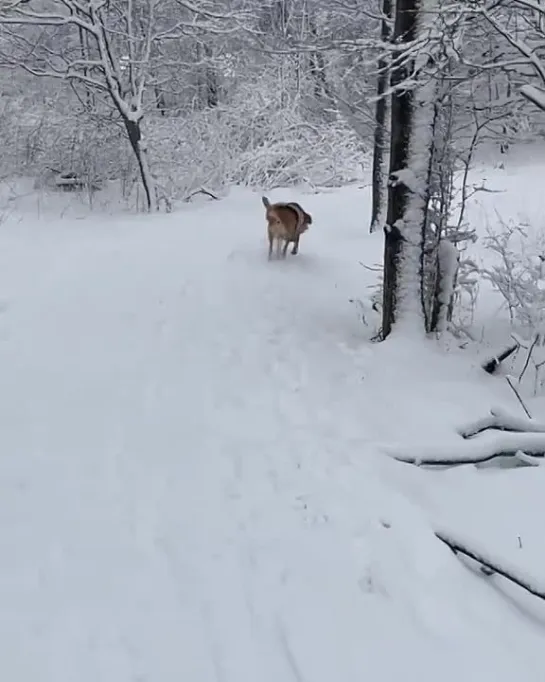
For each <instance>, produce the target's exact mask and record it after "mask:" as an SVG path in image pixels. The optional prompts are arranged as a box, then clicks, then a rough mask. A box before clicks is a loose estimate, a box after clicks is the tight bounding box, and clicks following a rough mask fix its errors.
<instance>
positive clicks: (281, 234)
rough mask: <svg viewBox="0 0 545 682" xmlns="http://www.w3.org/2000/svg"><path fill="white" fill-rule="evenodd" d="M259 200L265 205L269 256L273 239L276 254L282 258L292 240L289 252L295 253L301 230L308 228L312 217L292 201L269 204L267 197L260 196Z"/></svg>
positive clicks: (304, 230) (297, 248)
mask: <svg viewBox="0 0 545 682" xmlns="http://www.w3.org/2000/svg"><path fill="white" fill-rule="evenodd" d="M261 201H262V202H263V206H265V215H266V218H267V231H268V233H269V258H271V255H272V250H273V242H274V241H275V240H276V243H277V254H278V255H282V258H285V256H286V249H287V248H288V244H289V243H290V242H293V249H292V251H291V253H292V254H293V255H295V254H296V253H297V252H298V250H299V238H300V236H301V235H302V234H303V232H306V231H307V230H308V227H309V225H311V224H312V217H311V216H310V215H309V214H308V213H306V212H305V211H304V210H303V209H302V208H301V206H300V205H299V204H298V203H296V202H294V201H292V202H288V203H276V204H271V202H270V201H269V200H268V199H267V197H261ZM282 242H284V246H283V248H282V250H280V249H281V243H282Z"/></svg>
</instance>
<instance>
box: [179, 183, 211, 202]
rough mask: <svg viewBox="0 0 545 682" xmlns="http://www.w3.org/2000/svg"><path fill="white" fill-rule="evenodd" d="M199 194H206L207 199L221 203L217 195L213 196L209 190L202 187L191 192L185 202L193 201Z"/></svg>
mask: <svg viewBox="0 0 545 682" xmlns="http://www.w3.org/2000/svg"><path fill="white" fill-rule="evenodd" d="M197 194H204V195H206V196H207V197H210V198H211V199H214V200H215V201H219V197H217V196H216V195H215V194H212V192H209V191H208V190H207V189H204V187H201V188H200V189H196V190H195V191H194V192H191V194H188V195H187V196H186V197H185V199H184V201H186V202H187V201H191V199H192V198H193V197H194V196H196V195H197Z"/></svg>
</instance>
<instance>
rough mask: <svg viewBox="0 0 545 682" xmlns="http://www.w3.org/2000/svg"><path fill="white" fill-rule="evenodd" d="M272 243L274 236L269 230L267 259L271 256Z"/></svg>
mask: <svg viewBox="0 0 545 682" xmlns="http://www.w3.org/2000/svg"><path fill="white" fill-rule="evenodd" d="M273 244H274V236H273V234H272V233H271V231H270V230H269V260H271V258H272V252H273Z"/></svg>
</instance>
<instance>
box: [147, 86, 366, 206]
mask: <svg viewBox="0 0 545 682" xmlns="http://www.w3.org/2000/svg"><path fill="white" fill-rule="evenodd" d="M145 129H146V135H147V137H148V142H149V147H150V150H151V156H152V162H153V170H154V174H155V176H156V178H157V183H158V185H159V186H161V187H162V190H163V192H164V193H165V194H166V195H168V196H170V197H171V198H174V199H179V198H183V197H184V196H187V194H188V193H189V192H191V191H192V190H194V189H196V188H198V187H202V186H206V187H207V188H208V189H211V190H216V191H219V190H221V188H223V187H226V186H229V185H246V186H250V187H260V188H263V189H270V188H272V187H281V186H290V185H296V184H306V185H310V186H322V187H324V186H326V187H332V186H341V185H344V184H347V183H349V182H351V181H354V180H355V179H358V178H360V177H361V170H362V163H363V161H364V158H365V157H364V154H363V152H362V148H361V142H360V140H359V139H358V138H357V136H356V134H355V133H354V131H353V130H352V129H351V128H350V127H349V126H348V125H347V124H346V123H345V122H344V120H342V119H341V118H338V119H336V120H335V121H333V122H332V121H330V120H325V119H320V118H319V117H312V116H310V115H308V112H306V111H305V109H304V106H303V102H302V101H301V100H296V101H293V102H291V103H288V104H287V105H286V106H284V107H283V106H280V105H279V103H278V102H277V101H275V99H274V93H269V94H268V93H267V91H266V90H265V91H262V90H260V91H258V90H251V89H249V88H245V89H242V90H241V91H240V92H239V93H238V94H237V96H234V97H233V98H231V100H230V101H229V102H227V103H222V104H220V105H219V106H217V107H215V108H213V109H205V110H202V109H199V110H196V111H194V112H188V113H186V114H185V115H184V116H182V117H176V118H169V117H158V116H154V117H153V118H152V117H150V118H148V119H147V121H146V125H145Z"/></svg>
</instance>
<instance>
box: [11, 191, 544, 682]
mask: <svg viewBox="0 0 545 682" xmlns="http://www.w3.org/2000/svg"><path fill="white" fill-rule="evenodd" d="M272 196H273V198H279V199H280V198H282V199H284V198H285V199H290V198H297V199H299V200H301V201H303V203H304V206H305V208H306V209H307V210H309V211H310V212H311V213H312V214H313V217H314V224H313V226H312V228H311V230H310V232H309V233H308V234H307V235H305V237H304V239H303V240H302V242H301V253H300V254H299V255H298V256H296V257H288V259H287V261H286V262H271V263H269V262H267V259H266V244H265V224H264V219H263V212H262V209H261V203H260V201H259V196H258V195H254V194H251V193H249V192H242V191H235V192H233V193H232V194H231V195H230V196H229V197H228V198H227V199H225V200H224V201H221V202H212V203H209V204H205V205H200V206H186V207H184V208H183V209H181V210H179V211H178V212H176V213H175V214H172V215H169V216H156V217H153V218H149V217H128V216H125V217H119V216H117V217H111V216H107V215H103V214H100V215H95V216H92V217H86V218H85V219H79V218H81V217H83V214H82V215H81V216H77V217H76V215H75V214H74V213H72V217H70V214H68V216H65V217H64V218H63V219H59V218H58V217H55V212H54V210H53V209H50V210H46V211H42V212H41V215H40V217H39V218H37V217H36V216H35V215H34V210H33V209H32V210H31V209H30V208H28V206H29V204H28V203H27V204H26V206H27V209H26V210H25V211H22V210H21V207H17V208H16V209H12V210H11V211H10V213H9V215H7V216H6V220H5V223H4V224H3V225H2V227H1V228H0V304H1V305H0V362H1V368H2V371H1V376H2V382H1V384H0V444H1V448H0V452H1V456H0V557H1V561H2V570H1V573H0V576H1V577H0V674H1V678H2V679H5V680H10V682H31V681H32V682H34V681H35V680H40V682H58V681H59V680H77V681H78V682H87V681H89V682H91V681H92V682H98V681H99V680H100V682H129V681H131V682H133V681H136V680H137V681H138V682H143V681H144V680H145V681H150V682H155V681H157V682H170V681H172V682H174V681H175V680H176V681H177V682H179V681H181V680H183V681H186V680H187V681H188V682H257V681H259V682H291V681H294V682H333V681H334V680H339V681H342V682H356V681H357V682H359V681H363V680H365V681H368V682H371V681H372V682H398V681H399V680H404V681H405V682H412V681H413V680H414V682H417V681H418V682H437V680H441V681H442V682H451V681H452V682H459V680H479V681H480V682H488V681H490V682H504V681H505V682H507V681H509V682H511V681H512V680H513V679H521V680H524V682H533V681H534V680H535V681H536V682H537V681H539V682H543V679H545V605H542V604H540V603H539V602H538V601H537V600H535V599H533V598H530V597H528V596H527V595H524V594H521V592H520V590H516V589H514V588H512V587H509V586H508V585H507V584H506V583H505V581H502V580H501V579H499V578H485V577H484V576H482V575H481V574H479V573H478V572H475V571H474V570H472V568H471V567H469V566H468V565H466V564H463V563H462V562H461V561H460V560H458V559H456V558H455V557H454V556H453V555H452V553H451V552H450V550H449V549H448V548H447V547H446V546H445V545H443V544H442V543H441V542H440V541H439V540H438V539H436V537H435V536H434V534H433V529H434V528H448V529H450V530H451V531H452V532H453V533H454V532H455V533H457V534H458V535H461V536H462V537H468V538H471V541H472V542H473V543H477V544H479V543H482V547H483V551H484V550H486V551H487V552H489V553H490V552H492V553H495V555H496V556H498V557H500V558H502V557H503V558H505V560H506V561H509V562H510V563H513V562H515V563H517V562H518V563H517V565H518V566H520V568H521V570H526V571H528V572H529V573H534V574H536V575H539V574H541V575H542V576H544V575H545V574H544V566H545V562H544V559H545V545H544V544H543V541H542V538H543V529H542V524H543V518H545V514H544V513H545V496H544V495H543V486H544V483H545V468H543V467H536V468H531V469H524V470H517V471H491V470H475V469H473V468H464V469H458V470H451V471H441V472H430V471H424V470H420V469H417V468H414V467H410V466H407V465H403V464H399V463H397V462H395V461H393V460H391V459H390V458H388V457H387V456H386V455H385V454H383V453H382V452H381V450H380V448H381V446H383V445H384V444H385V443H394V444H395V443H397V444H399V443H402V444H406V445H407V446H409V445H411V444H412V446H414V444H415V443H419V442H422V440H423V438H424V436H425V435H426V437H427V438H429V439H430V440H431V441H433V442H440V443H443V444H445V443H446V444H451V443H455V442H457V439H458V438H459V436H458V435H457V433H456V429H457V428H459V427H460V426H461V425H463V424H464V423H469V422H471V421H474V420H475V419H478V418H481V417H485V416H486V414H487V413H488V410H489V409H490V407H491V406H494V405H500V406H501V407H503V408H505V409H509V410H510V412H511V413H514V414H516V415H518V414H519V413H520V408H519V407H518V405H517V403H516V400H515V398H514V396H513V394H512V393H511V392H510V391H509V388H508V387H507V386H506V385H505V383H504V382H502V381H501V380H499V379H495V378H491V377H487V376H483V373H482V371H481V370H480V369H479V358H478V357H476V356H473V355H472V354H471V353H470V352H465V353H464V352H462V351H460V350H458V349H457V348H456V346H455V345H454V344H450V347H449V346H448V345H445V344H444V343H443V344H440V345H435V344H432V343H429V344H426V345H425V346H424V347H422V346H421V345H418V344H415V343H414V342H407V343H402V342H400V340H399V339H397V340H395V341H394V340H392V341H391V342H388V343H385V344H382V345H372V344H370V343H369V342H368V340H367V338H368V336H369V330H368V329H366V328H365V327H364V326H363V325H362V323H361V321H360V320H359V318H358V314H357V310H356V308H355V307H354V306H353V305H352V304H351V303H350V302H349V299H351V298H354V297H362V296H364V295H365V294H366V286H367V285H368V284H372V282H373V278H374V275H373V274H372V273H370V272H369V271H367V270H366V269H364V268H363V267H362V265H361V263H360V261H362V262H364V263H365V264H367V265H373V264H374V263H376V262H378V261H379V260H380V252H381V236H380V235H379V234H375V235H373V236H369V235H367V226H366V225H365V224H364V223H365V215H366V213H365V212H363V214H362V210H361V207H362V205H365V202H366V201H367V192H366V190H360V189H357V188H349V189H345V190H342V191H338V192H329V193H323V194H315V195H308V196H304V197H301V196H299V195H297V194H296V193H295V192H291V191H289V192H284V193H280V192H276V193H274V194H273V195H272ZM542 580H543V578H542Z"/></svg>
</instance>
